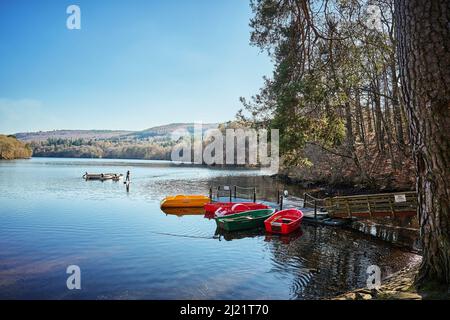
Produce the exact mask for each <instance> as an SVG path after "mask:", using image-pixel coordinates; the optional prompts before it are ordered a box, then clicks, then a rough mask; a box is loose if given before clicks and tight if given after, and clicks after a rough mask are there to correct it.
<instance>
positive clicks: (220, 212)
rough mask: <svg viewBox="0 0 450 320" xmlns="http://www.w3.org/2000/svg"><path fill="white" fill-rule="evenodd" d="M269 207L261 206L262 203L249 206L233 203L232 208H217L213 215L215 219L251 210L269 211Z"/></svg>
mask: <svg viewBox="0 0 450 320" xmlns="http://www.w3.org/2000/svg"><path fill="white" fill-rule="evenodd" d="M269 208H270V207H269V206H267V205H265V204H262V203H251V204H250V205H248V204H247V202H245V203H235V204H233V206H231V207H228V208H222V207H220V208H218V209H217V210H216V211H215V212H214V214H215V216H216V217H222V216H227V215H230V214H235V213H241V212H244V211H253V210H261V209H269Z"/></svg>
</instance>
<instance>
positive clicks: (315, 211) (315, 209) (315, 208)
mask: <svg viewBox="0 0 450 320" xmlns="http://www.w3.org/2000/svg"><path fill="white" fill-rule="evenodd" d="M314 220H317V200H316V199H314Z"/></svg>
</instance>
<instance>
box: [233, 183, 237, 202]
mask: <svg viewBox="0 0 450 320" xmlns="http://www.w3.org/2000/svg"><path fill="white" fill-rule="evenodd" d="M234 198H235V199H236V198H237V186H234Z"/></svg>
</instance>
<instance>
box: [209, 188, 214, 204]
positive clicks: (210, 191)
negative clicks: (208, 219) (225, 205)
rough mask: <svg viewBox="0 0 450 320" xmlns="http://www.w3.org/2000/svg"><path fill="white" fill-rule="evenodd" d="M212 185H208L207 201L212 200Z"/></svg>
mask: <svg viewBox="0 0 450 320" xmlns="http://www.w3.org/2000/svg"><path fill="white" fill-rule="evenodd" d="M212 197H213V196H212V187H209V202H212V201H213V200H212Z"/></svg>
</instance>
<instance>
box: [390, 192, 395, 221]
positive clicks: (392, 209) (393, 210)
mask: <svg viewBox="0 0 450 320" xmlns="http://www.w3.org/2000/svg"><path fill="white" fill-rule="evenodd" d="M389 207H391V218H395V209H394V206H393V205H392V199H391V197H389Z"/></svg>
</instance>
